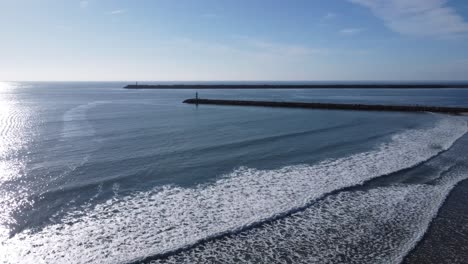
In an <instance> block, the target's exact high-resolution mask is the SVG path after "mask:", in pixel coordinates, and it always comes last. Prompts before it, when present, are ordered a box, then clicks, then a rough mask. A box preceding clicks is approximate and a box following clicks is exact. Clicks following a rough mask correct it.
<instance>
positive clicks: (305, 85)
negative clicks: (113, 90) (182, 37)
mask: <svg viewBox="0 0 468 264" xmlns="http://www.w3.org/2000/svg"><path fill="white" fill-rule="evenodd" d="M124 88H125V89H323V88H327V89H340V88H366V89H385V88H392V89H404V88H410V89H428V88H431V89H447V88H468V82H331V81H330V82H164V83H157V84H138V83H135V84H129V85H127V86H125V87H124Z"/></svg>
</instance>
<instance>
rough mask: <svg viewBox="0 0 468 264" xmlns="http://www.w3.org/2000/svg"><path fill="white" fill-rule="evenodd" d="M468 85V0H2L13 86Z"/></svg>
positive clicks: (0, 21) (0, 74) (0, 47)
mask: <svg viewBox="0 0 468 264" xmlns="http://www.w3.org/2000/svg"><path fill="white" fill-rule="evenodd" d="M467 79H468V1H466V0H288V1H285V0H176V1H175V0H128V1H123V0H87V1H84V0H0V80H2V81H197V80H199V81H206V80H214V81H221V80H284V81H291V80H295V81H300V80H311V81H313V80H321V81H323V80H330V81H333V80H339V81H346V80H350V81H354V80H361V81H365V80H382V81H383V80H389V81H393V80H396V81H398V80H415V81H421V80H467Z"/></svg>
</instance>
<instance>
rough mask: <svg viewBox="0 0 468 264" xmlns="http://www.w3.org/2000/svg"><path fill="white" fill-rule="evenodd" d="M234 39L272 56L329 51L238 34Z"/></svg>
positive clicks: (255, 50) (242, 44) (305, 54)
mask: <svg viewBox="0 0 468 264" xmlns="http://www.w3.org/2000/svg"><path fill="white" fill-rule="evenodd" d="M233 39H234V40H236V42H238V44H240V45H241V46H244V47H245V48H247V49H249V50H252V51H254V52H258V53H263V54H268V55H271V56H293V57H294V56H310V55H313V54H323V53H326V52H327V50H323V49H314V48H311V47H308V46H304V45H297V44H285V43H277V42H273V41H265V40H262V39H258V38H254V37H250V36H239V35H236V36H233Z"/></svg>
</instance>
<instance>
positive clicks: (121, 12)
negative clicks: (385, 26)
mask: <svg viewBox="0 0 468 264" xmlns="http://www.w3.org/2000/svg"><path fill="white" fill-rule="evenodd" d="M125 12H126V11H125V10H123V9H117V10H113V11H111V12H110V14H111V15H121V14H124V13H125Z"/></svg>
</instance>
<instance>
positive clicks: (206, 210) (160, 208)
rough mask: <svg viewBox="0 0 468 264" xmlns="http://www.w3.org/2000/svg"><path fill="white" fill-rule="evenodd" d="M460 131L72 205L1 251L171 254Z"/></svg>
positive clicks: (408, 159)
mask: <svg viewBox="0 0 468 264" xmlns="http://www.w3.org/2000/svg"><path fill="white" fill-rule="evenodd" d="M436 118H439V117H436ZM466 131H467V126H466V122H465V121H464V120H460V119H457V118H454V117H441V118H440V120H438V122H437V125H436V126H435V127H433V128H431V129H427V130H408V131H406V132H403V133H400V134H397V135H395V136H393V137H392V141H391V142H389V143H385V144H382V145H381V146H380V147H379V148H378V149H375V150H372V151H369V152H364V153H359V154H355V155H352V156H349V157H346V158H342V159H337V160H333V161H324V162H321V163H319V164H316V165H312V166H307V165H299V166H288V167H284V168H282V169H278V170H256V169H248V168H240V169H238V170H236V171H234V172H232V173H231V174H229V175H226V176H225V177H224V178H223V179H221V180H219V181H217V182H216V183H214V184H211V185H201V186H198V187H196V188H193V189H188V188H180V187H171V186H166V187H164V188H158V189H155V190H153V191H149V192H140V193H137V194H135V195H132V196H127V197H123V198H122V199H120V200H118V199H111V200H108V201H107V202H106V203H103V204H99V205H96V206H95V207H94V208H93V209H92V210H88V211H84V212H83V211H82V210H80V209H77V211H76V213H70V214H69V215H67V216H65V217H64V219H63V221H62V223H60V224H56V225H50V226H47V227H45V228H44V229H43V230H41V231H38V232H34V231H24V232H22V233H19V234H17V235H16V236H15V237H13V238H12V239H10V240H8V241H5V243H4V244H3V245H2V247H3V249H2V248H0V249H2V250H0V252H8V253H7V254H9V255H10V254H11V255H13V256H20V257H21V259H24V260H25V261H26V262H34V261H39V260H40V261H45V262H48V263H59V262H72V263H83V262H89V261H95V262H102V263H113V262H128V261H134V260H138V259H141V258H144V257H145V256H154V255H159V254H165V253H168V252H174V251H177V250H179V249H181V248H185V247H188V246H190V245H194V244H196V243H198V242H199V241H202V240H204V239H206V238H209V237H213V236H216V235H219V234H225V233H229V232H233V231H236V230H241V229H243V228H244V227H248V226H253V225H255V224H257V223H261V222H264V221H267V220H268V219H272V218H274V217H277V216H279V215H282V214H284V213H285V212H290V211H292V210H294V209H295V208H300V207H304V206H305V205H307V204H310V203H311V202H312V201H315V200H317V199H319V198H320V197H323V196H324V195H325V194H327V193H330V192H333V191H336V190H339V189H343V188H346V187H350V186H354V185H359V184H362V183H364V182H366V181H368V180H370V179H373V178H376V177H379V176H381V175H387V174H390V173H392V172H395V171H399V170H402V169H405V168H409V167H412V166H414V165H416V164H419V163H421V162H423V161H426V160H428V159H430V158H431V157H433V156H435V155H437V154H438V153H440V152H441V151H444V150H447V149H448V148H450V147H451V146H452V144H453V143H454V142H455V141H456V140H457V139H458V138H460V137H461V136H462V135H463V134H465V133H466ZM431 144H436V145H437V148H434V147H433V146H431ZM90 237H92V239H91V240H90V239H89V238H90ZM83 241H86V243H85V245H84V244H83ZM31 245H39V246H36V247H32V246H31ZM84 247H86V249H87V250H86V251H85V250H83V248H84ZM52 248H53V249H54V250H55V252H56V254H50V252H51V249H52ZM155 249H157V250H156V251H155ZM111 251H112V252H111ZM60 252H66V254H62V253H60ZM115 252H119V253H115ZM4 259H10V258H8V256H7V257H6V258H4Z"/></svg>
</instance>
